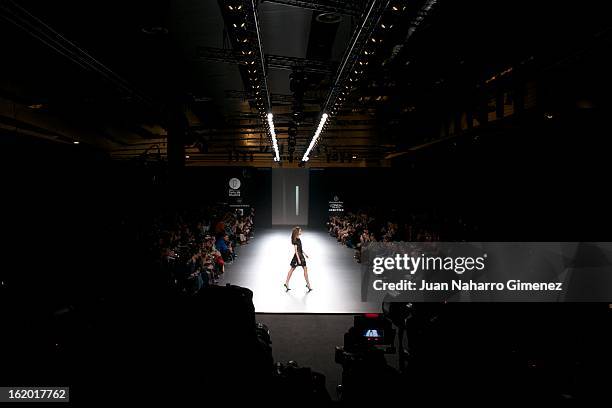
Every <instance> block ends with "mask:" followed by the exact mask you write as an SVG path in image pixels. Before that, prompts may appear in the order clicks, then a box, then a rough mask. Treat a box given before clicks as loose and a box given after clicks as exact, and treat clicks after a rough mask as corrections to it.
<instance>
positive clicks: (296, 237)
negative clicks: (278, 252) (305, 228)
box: [285, 227, 312, 292]
mask: <svg viewBox="0 0 612 408" xmlns="http://www.w3.org/2000/svg"><path fill="white" fill-rule="evenodd" d="M300 235H302V229H301V228H300V227H295V228H294V229H293V231H291V244H292V245H293V250H294V254H293V258H292V259H291V263H290V265H291V269H289V273H287V280H286V281H285V290H286V291H289V290H291V289H290V288H289V280H290V279H291V275H292V274H293V271H294V270H295V268H297V267H298V266H301V267H302V268H303V269H304V279H306V288H307V289H308V292H310V291H311V290H312V288H311V287H310V282H309V281H308V268H307V267H306V258H308V255H306V253H305V252H304V250H303V249H302V240H300Z"/></svg>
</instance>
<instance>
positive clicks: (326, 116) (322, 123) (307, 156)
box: [302, 113, 329, 161]
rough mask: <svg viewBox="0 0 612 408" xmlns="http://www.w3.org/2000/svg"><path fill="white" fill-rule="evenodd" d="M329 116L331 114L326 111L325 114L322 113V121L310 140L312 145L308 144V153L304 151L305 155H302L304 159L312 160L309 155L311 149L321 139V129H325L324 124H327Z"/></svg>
mask: <svg viewBox="0 0 612 408" xmlns="http://www.w3.org/2000/svg"><path fill="white" fill-rule="evenodd" d="M328 117H329V115H328V114H327V113H324V114H323V115H321V121H320V122H319V126H318V127H317V130H316V131H315V133H314V136H313V137H312V140H311V141H310V145H309V146H308V149H306V153H304V157H302V160H303V161H308V160H310V157H309V155H310V151H311V150H312V148H313V147H314V146H315V144H316V143H317V140H318V139H319V135H320V134H321V131H322V130H323V126H325V122H327V118H328Z"/></svg>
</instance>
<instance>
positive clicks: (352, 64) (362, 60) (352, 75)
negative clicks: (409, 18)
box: [302, 0, 435, 162]
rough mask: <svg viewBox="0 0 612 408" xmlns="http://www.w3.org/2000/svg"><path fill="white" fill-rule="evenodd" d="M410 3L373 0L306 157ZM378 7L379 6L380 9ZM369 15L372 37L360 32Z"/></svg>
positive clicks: (339, 74)
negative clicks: (364, 37) (365, 36)
mask: <svg viewBox="0 0 612 408" xmlns="http://www.w3.org/2000/svg"><path fill="white" fill-rule="evenodd" d="M432 1H433V3H435V0H428V1H427V2H426V3H431V2H432ZM406 3H407V1H406V0H400V1H398V0H395V1H389V0H372V1H371V2H370V4H369V6H368V8H367V10H368V11H367V13H366V14H365V16H364V19H363V22H362V24H361V26H360V28H358V30H359V31H357V32H356V35H355V37H354V38H353V39H352V41H351V44H350V48H349V50H350V51H349V52H348V53H347V54H346V55H345V56H344V58H343V60H344V61H343V63H341V65H340V70H339V71H338V73H337V74H336V79H335V81H334V85H333V86H332V88H331V89H330V91H329V94H328V98H327V100H326V102H325V105H324V106H323V110H322V114H321V116H320V120H319V125H318V126H317V128H316V130H315V132H314V134H313V136H312V140H311V141H310V144H309V145H308V149H306V152H305V153H304V156H303V157H302V161H304V162H307V161H308V160H309V159H310V152H311V151H312V149H314V148H315V147H316V145H317V142H318V141H319V140H320V137H321V133H322V132H323V131H324V130H325V129H326V128H327V125H328V124H329V121H330V120H331V119H332V118H333V117H334V116H336V115H337V114H338V112H339V111H340V109H341V108H342V106H343V104H344V103H345V102H346V101H347V100H348V97H349V95H350V93H351V92H352V91H353V90H354V89H356V88H357V85H358V84H359V82H360V81H362V80H363V79H365V77H366V75H364V74H366V69H367V67H368V65H369V64H370V61H371V60H372V58H373V57H374V56H375V55H376V52H378V50H379V49H380V47H381V46H382V44H383V43H385V42H386V37H388V36H389V35H390V34H391V33H393V29H394V27H395V23H396V22H397V20H399V19H401V18H403V17H404V15H405V12H406V9H407V7H406ZM429 8H430V7H429ZM429 8H428V10H429ZM374 10H378V12H376V11H374ZM373 11H374V12H373ZM377 15H378V16H377ZM369 18H372V20H371V22H373V21H374V20H376V21H375V24H373V26H372V27H370V30H371V31H370V33H369V35H368V34H367V33H366V34H365V35H367V36H368V37H369V38H367V39H363V38H362V39H360V34H361V33H362V30H364V28H366V25H367V24H368V19H369Z"/></svg>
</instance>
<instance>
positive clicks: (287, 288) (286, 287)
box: [283, 283, 291, 292]
mask: <svg viewBox="0 0 612 408" xmlns="http://www.w3.org/2000/svg"><path fill="white" fill-rule="evenodd" d="M283 286H284V287H285V292H289V291H290V290H291V288H290V287H289V286H287V284H286V283H283Z"/></svg>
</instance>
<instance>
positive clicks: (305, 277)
mask: <svg viewBox="0 0 612 408" xmlns="http://www.w3.org/2000/svg"><path fill="white" fill-rule="evenodd" d="M302 268H304V279H306V287H307V288H308V290H312V288H311V287H310V281H309V280H308V267H307V266H303V267H302Z"/></svg>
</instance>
